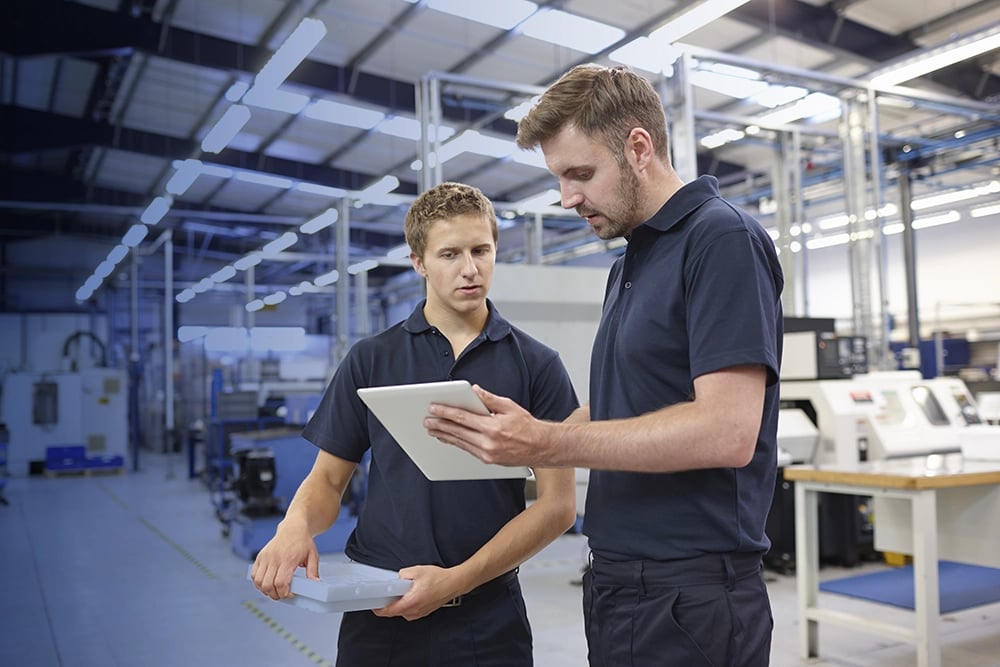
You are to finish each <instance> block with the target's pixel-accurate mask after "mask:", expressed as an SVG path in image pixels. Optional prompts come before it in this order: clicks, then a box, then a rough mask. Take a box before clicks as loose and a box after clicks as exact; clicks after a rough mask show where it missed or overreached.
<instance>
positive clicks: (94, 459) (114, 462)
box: [87, 454, 125, 470]
mask: <svg viewBox="0 0 1000 667" xmlns="http://www.w3.org/2000/svg"><path fill="white" fill-rule="evenodd" d="M124 465H125V458H124V457H123V456H121V455H120V454H116V455H114V456H91V457H90V458H88V459H87V469H88V470H115V469H118V468H121V467H123V466H124Z"/></svg>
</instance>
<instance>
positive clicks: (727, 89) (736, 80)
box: [691, 68, 805, 100]
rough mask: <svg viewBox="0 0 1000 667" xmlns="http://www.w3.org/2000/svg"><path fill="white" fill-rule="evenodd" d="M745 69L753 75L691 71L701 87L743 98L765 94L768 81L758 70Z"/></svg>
mask: <svg viewBox="0 0 1000 667" xmlns="http://www.w3.org/2000/svg"><path fill="white" fill-rule="evenodd" d="M739 69H743V68H739ZM744 71H746V72H748V73H749V74H750V75H753V76H739V75H735V74H728V73H725V72H718V71H711V70H695V71H693V72H691V83H692V84H694V85H696V86H698V87H699V88H704V89H705V90H711V91H713V92H716V93H719V94H721V95H728V96H729V97H735V98H738V99H741V100H742V99H748V98H752V97H754V96H755V95H763V94H765V92H766V91H767V88H768V85H767V82H766V81H761V80H760V75H759V74H757V73H756V72H751V71H750V70H744ZM803 94H805V93H803Z"/></svg>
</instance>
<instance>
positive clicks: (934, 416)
mask: <svg viewBox="0 0 1000 667" xmlns="http://www.w3.org/2000/svg"><path fill="white" fill-rule="evenodd" d="M910 393H912V394H913V400H915V401H916V402H917V405H919V406H920V409H921V410H923V411H924V416H925V417H927V421H929V422H930V423H931V424H932V425H934V426H948V425H949V424H950V422H949V421H948V416H947V415H946V414H945V413H944V410H943V409H942V408H941V404H940V403H938V400H937V398H935V396H934V394H933V393H932V392H931V390H930V387H925V386H924V385H916V386H915V387H913V388H912V389H911V390H910Z"/></svg>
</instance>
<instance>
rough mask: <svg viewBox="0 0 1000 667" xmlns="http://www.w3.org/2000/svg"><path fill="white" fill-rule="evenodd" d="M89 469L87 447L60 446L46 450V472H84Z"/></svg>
mask: <svg viewBox="0 0 1000 667" xmlns="http://www.w3.org/2000/svg"><path fill="white" fill-rule="evenodd" d="M86 467H87V447H86V446H85V445H59V446H53V447H46V448H45V469H46V470H83V469H84V468H86Z"/></svg>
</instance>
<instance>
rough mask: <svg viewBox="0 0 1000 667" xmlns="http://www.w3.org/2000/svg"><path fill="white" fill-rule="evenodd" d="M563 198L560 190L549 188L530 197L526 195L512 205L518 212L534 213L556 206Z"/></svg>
mask: <svg viewBox="0 0 1000 667" xmlns="http://www.w3.org/2000/svg"><path fill="white" fill-rule="evenodd" d="M561 199H562V195H561V194H560V193H559V191H558V190H556V189H553V188H549V189H548V190H546V191H545V192H539V193H538V194H534V195H531V196H530V197H525V198H524V199H521V200H520V201H516V202H513V203H512V204H511V206H512V207H513V208H514V210H516V211H517V212H518V213H534V212H535V211H538V210H540V209H546V208H548V207H549V206H555V205H556V204H558V203H559V201H560V200H561Z"/></svg>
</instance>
